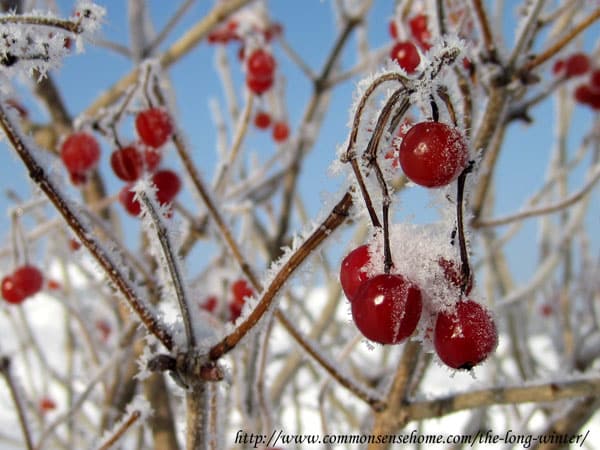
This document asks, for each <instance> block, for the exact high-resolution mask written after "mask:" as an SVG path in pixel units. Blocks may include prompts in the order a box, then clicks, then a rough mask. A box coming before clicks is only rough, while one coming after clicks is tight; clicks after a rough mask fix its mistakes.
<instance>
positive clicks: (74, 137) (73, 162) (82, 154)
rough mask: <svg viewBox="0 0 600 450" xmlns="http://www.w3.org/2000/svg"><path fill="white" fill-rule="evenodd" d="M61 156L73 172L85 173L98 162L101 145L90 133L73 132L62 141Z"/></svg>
mask: <svg viewBox="0 0 600 450" xmlns="http://www.w3.org/2000/svg"><path fill="white" fill-rule="evenodd" d="M60 157H61V159H62V161H63V163H64V165H65V167H66V168H67V170H68V171H69V172H70V173H71V174H85V172H87V171H88V170H91V169H93V168H94V167H95V166H96V164H97V163H98V160H99V159H100V145H98V142H97V141H96V139H94V137H93V136H92V135H90V134H88V133H84V132H79V133H73V134H71V135H70V136H69V137H68V138H67V139H65V141H64V142H63V143H62V145H61V148H60Z"/></svg>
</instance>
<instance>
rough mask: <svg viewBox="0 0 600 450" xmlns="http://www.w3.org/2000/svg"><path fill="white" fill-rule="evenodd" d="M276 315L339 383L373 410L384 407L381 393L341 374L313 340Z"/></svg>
mask: <svg viewBox="0 0 600 450" xmlns="http://www.w3.org/2000/svg"><path fill="white" fill-rule="evenodd" d="M276 315H277V318H278V319H279V321H280V322H281V323H282V325H283V326H284V327H285V328H286V330H287V331H288V332H289V333H290V334H291V335H292V336H293V337H294V338H295V339H296V342H297V343H298V344H300V345H301V346H302V348H304V350H306V351H307V352H308V354H309V355H310V356H311V357H312V358H313V359H314V360H316V361H317V362H318V363H319V364H320V365H321V366H322V367H323V368H324V369H325V370H326V371H327V373H329V374H330V375H331V376H332V377H333V378H334V379H335V380H336V381H337V382H338V383H339V384H340V385H342V386H344V387H345V388H346V389H348V390H349V391H350V392H352V393H353V394H355V395H356V396H357V397H358V398H360V399H361V400H363V401H364V402H365V403H367V404H368V405H369V406H371V408H373V410H375V411H380V410H382V409H384V408H385V406H386V403H387V402H386V400H385V398H384V397H383V396H382V395H380V394H379V393H377V392H376V391H373V390H371V389H369V388H367V387H365V386H361V385H359V384H357V383H356V381H354V380H353V379H352V378H350V377H346V376H345V375H343V374H342V373H341V372H340V370H339V368H338V367H336V366H334V365H332V364H331V362H330V361H329V360H328V359H327V358H324V357H323V354H324V352H323V350H322V349H320V350H319V349H317V348H316V347H315V344H314V343H313V342H309V341H308V340H307V338H306V336H303V335H302V334H301V333H300V331H299V330H298V329H297V327H296V325H295V324H294V322H293V321H292V320H290V319H289V318H288V317H287V316H286V315H285V313H283V312H282V311H279V310H278V311H277V312H276Z"/></svg>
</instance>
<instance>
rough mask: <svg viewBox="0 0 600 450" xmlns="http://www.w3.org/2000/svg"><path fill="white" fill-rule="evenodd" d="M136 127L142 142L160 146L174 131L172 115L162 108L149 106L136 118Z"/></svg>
mask: <svg viewBox="0 0 600 450" xmlns="http://www.w3.org/2000/svg"><path fill="white" fill-rule="evenodd" d="M135 128H136V130H137V133H138V136H139V137H140V139H141V140H142V142H143V143H144V144H146V145H148V146H150V147H154V148H157V147H160V146H162V145H163V144H164V143H165V142H167V139H169V138H170V137H171V134H172V133H173V123H172V122H171V117H170V116H169V114H168V113H167V111H165V110H164V109H162V108H149V109H146V110H144V111H141V112H140V113H139V114H138V115H137V117H136V118H135Z"/></svg>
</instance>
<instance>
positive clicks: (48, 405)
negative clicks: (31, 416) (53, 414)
mask: <svg viewBox="0 0 600 450" xmlns="http://www.w3.org/2000/svg"><path fill="white" fill-rule="evenodd" d="M38 406H39V408H40V411H41V412H48V411H52V410H53V409H56V402H55V401H54V400H52V399H51V398H50V397H42V398H41V399H40V402H39V404H38Z"/></svg>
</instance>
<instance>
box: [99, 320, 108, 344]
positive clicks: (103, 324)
mask: <svg viewBox="0 0 600 450" xmlns="http://www.w3.org/2000/svg"><path fill="white" fill-rule="evenodd" d="M96 329H97V330H98V333H100V339H101V340H102V342H106V341H107V340H108V338H109V336H110V333H111V331H112V328H111V326H110V323H108V322H107V321H106V320H103V319H99V320H97V321H96Z"/></svg>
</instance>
